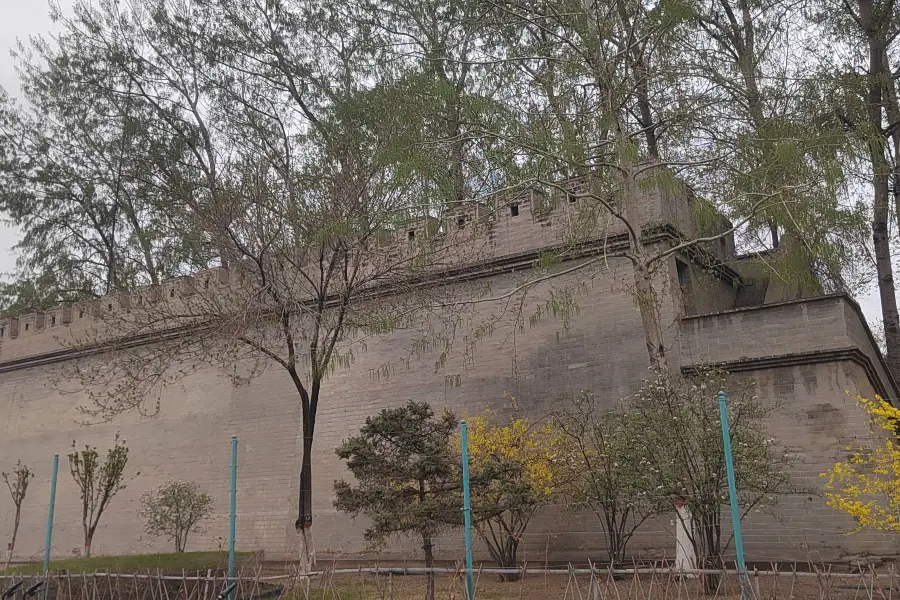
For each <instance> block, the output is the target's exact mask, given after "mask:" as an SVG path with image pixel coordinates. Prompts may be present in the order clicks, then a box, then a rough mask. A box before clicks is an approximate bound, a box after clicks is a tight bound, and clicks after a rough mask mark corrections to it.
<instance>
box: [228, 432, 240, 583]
mask: <svg viewBox="0 0 900 600" xmlns="http://www.w3.org/2000/svg"><path fill="white" fill-rule="evenodd" d="M237 447H238V439H237V436H236V435H233V436H231V512H230V513H229V521H228V581H229V582H230V581H232V580H233V579H234V532H235V520H236V517H237ZM228 597H229V598H230V597H231V594H228Z"/></svg>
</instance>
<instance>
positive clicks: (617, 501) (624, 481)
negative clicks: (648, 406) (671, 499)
mask: <svg viewBox="0 0 900 600" xmlns="http://www.w3.org/2000/svg"><path fill="white" fill-rule="evenodd" d="M642 425H643V423H641V421H640V420H639V419H638V418H637V417H636V416H635V415H633V414H632V413H630V412H628V411H627V409H626V408H624V407H619V408H615V409H606V410H604V409H601V407H600V406H598V404H597V399H596V397H595V396H594V395H593V394H592V393H590V392H582V393H581V394H579V395H578V396H576V397H574V398H572V400H571V403H570V405H569V406H567V407H565V408H562V409H561V410H559V411H557V412H556V413H555V414H554V416H553V433H554V436H555V439H554V445H555V446H556V455H557V456H558V463H559V464H558V466H557V472H558V476H557V480H558V484H557V485H558V491H559V493H560V494H562V495H563V496H565V497H566V498H568V499H569V501H570V503H571V507H572V508H573V509H575V510H589V511H590V512H592V513H594V514H595V515H596V516H597V518H598V519H599V520H600V523H601V526H602V527H603V530H604V532H605V534H606V537H607V549H608V552H609V559H610V562H617V561H621V560H623V559H624V557H625V550H626V547H627V546H628V542H629V541H630V540H631V537H632V536H633V535H634V533H635V531H636V530H637V529H638V528H639V527H640V526H641V525H642V524H643V523H644V521H646V520H647V518H649V517H650V516H652V515H655V514H657V513H660V512H667V511H668V510H670V509H671V506H669V504H668V502H667V500H668V497H667V495H665V494H660V493H659V490H658V489H657V488H656V485H655V483H656V482H655V481H653V480H652V478H651V477H650V476H649V472H648V469H647V465H646V463H645V462H644V461H643V460H642V459H643V451H642V449H641V447H642V446H643V445H644V444H645V443H646V441H645V438H644V433H643V430H642Z"/></svg>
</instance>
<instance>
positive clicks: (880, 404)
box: [822, 396, 900, 532]
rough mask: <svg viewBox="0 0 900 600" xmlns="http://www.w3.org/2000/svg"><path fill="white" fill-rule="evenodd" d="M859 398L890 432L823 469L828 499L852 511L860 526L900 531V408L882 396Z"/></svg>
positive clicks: (835, 506) (882, 427)
mask: <svg viewBox="0 0 900 600" xmlns="http://www.w3.org/2000/svg"><path fill="white" fill-rule="evenodd" d="M857 402H858V403H859V404H860V405H861V406H862V407H863V408H864V409H865V410H866V412H868V413H869V415H870V417H871V423H872V424H873V425H875V426H876V427H878V428H879V429H883V430H885V431H888V432H890V434H891V435H890V437H886V438H883V439H881V440H880V441H879V442H878V444H877V445H875V444H874V442H875V441H876V440H873V447H859V448H856V449H855V450H853V452H852V454H851V455H850V457H849V458H848V459H847V461H846V462H838V463H836V464H835V465H834V467H832V468H831V469H830V470H829V471H828V472H826V473H822V476H823V477H827V478H828V482H827V483H826V485H825V490H826V498H827V503H828V506H831V507H833V508H837V509H839V510H842V511H844V512H846V513H847V514H849V515H851V516H852V517H853V518H854V519H855V520H856V523H857V530H859V529H865V528H870V529H876V530H879V531H894V532H900V519H898V511H900V447H898V445H897V443H896V442H895V441H894V439H893V436H894V435H895V428H896V426H897V423H898V421H900V409H898V408H895V407H894V406H892V405H891V404H890V403H888V402H886V401H885V400H883V399H882V398H881V397H879V396H875V399H874V400H870V399H868V398H863V397H861V396H858V397H857ZM850 449H851V448H848V450H850Z"/></svg>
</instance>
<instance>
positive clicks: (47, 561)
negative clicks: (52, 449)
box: [42, 454, 59, 600]
mask: <svg viewBox="0 0 900 600" xmlns="http://www.w3.org/2000/svg"><path fill="white" fill-rule="evenodd" d="M58 475H59V454H54V455H53V473H52V474H51V475H50V508H48V509H47V537H46V538H45V539H44V578H46V577H47V575H49V573H50V547H51V545H52V544H53V510H54V509H55V508H56V478H57V476H58ZM42 597H43V598H44V600H46V599H47V584H46V583H45V584H44V593H43V594H42Z"/></svg>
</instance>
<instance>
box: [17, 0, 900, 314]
mask: <svg viewBox="0 0 900 600" xmlns="http://www.w3.org/2000/svg"><path fill="white" fill-rule="evenodd" d="M59 3H60V5H61V6H62V8H63V10H65V9H66V8H67V7H68V6H71V3H72V0H59ZM0 15H3V18H2V19H0V86H3V88H4V89H5V90H6V91H7V92H9V94H10V95H11V96H18V95H19V85H18V78H17V76H16V72H15V66H14V63H13V60H12V58H11V57H10V56H9V52H8V50H9V48H11V47H13V46H15V44H16V41H17V40H19V39H27V38H28V37H29V36H32V35H41V34H46V33H49V32H51V31H52V30H53V28H54V25H53V23H52V22H51V21H50V17H49V8H48V4H47V2H46V0H0ZM18 236H19V232H18V231H17V230H16V229H15V228H14V227H10V226H9V225H7V224H5V223H0V273H9V272H10V271H11V270H12V269H13V268H14V267H15V256H14V254H13V252H12V251H11V250H10V248H11V247H12V246H13V245H15V243H16V241H17V239H18ZM898 279H900V277H898ZM859 301H860V303H861V304H862V308H863V312H865V313H866V317H867V318H868V320H869V322H870V323H875V322H877V321H878V317H879V313H880V310H879V304H878V294H877V290H874V289H873V290H872V291H871V292H870V293H868V294H866V295H865V296H864V297H862V298H859Z"/></svg>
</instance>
